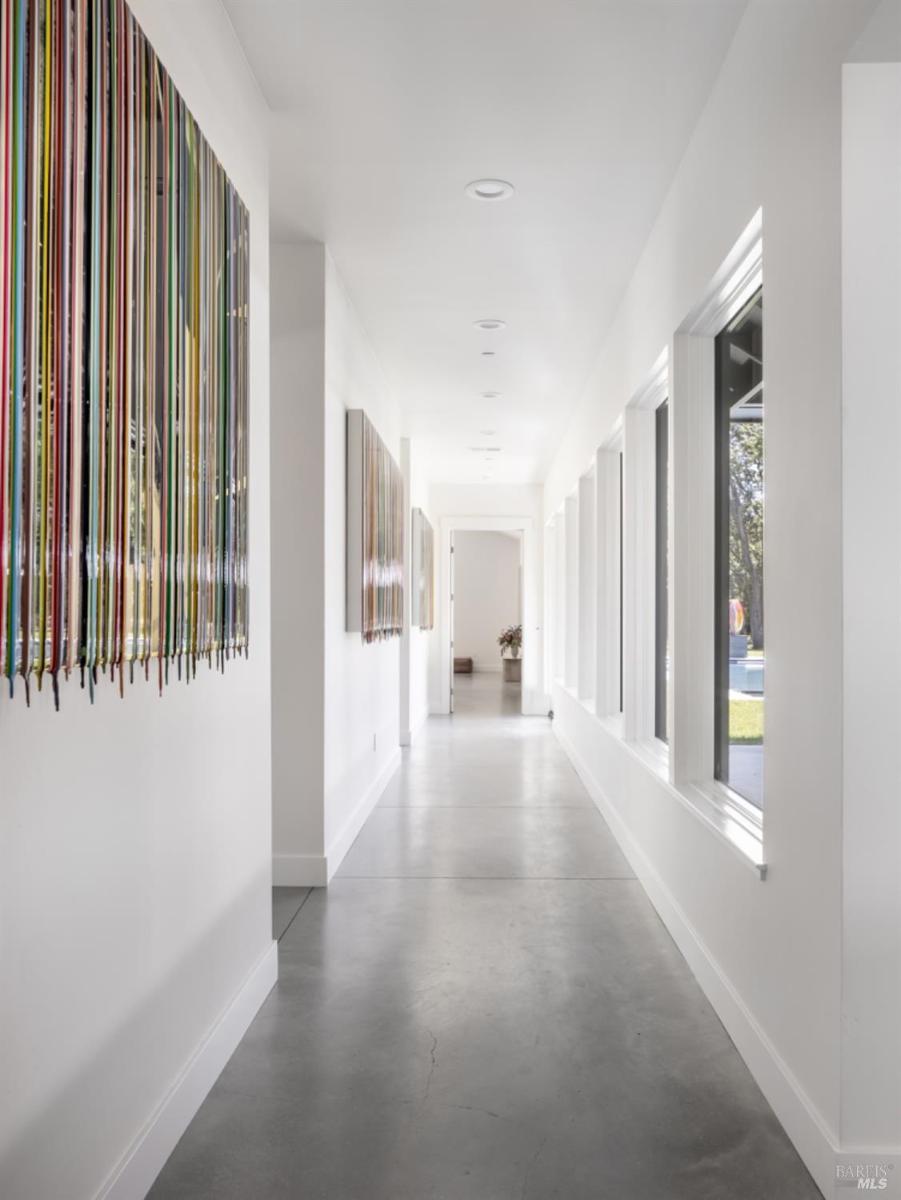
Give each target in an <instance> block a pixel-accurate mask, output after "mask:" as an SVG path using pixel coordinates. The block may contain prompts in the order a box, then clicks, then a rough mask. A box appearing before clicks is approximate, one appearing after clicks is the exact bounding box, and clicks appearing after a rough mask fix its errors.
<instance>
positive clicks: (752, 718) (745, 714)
mask: <svg viewBox="0 0 901 1200" xmlns="http://www.w3.org/2000/svg"><path fill="white" fill-rule="evenodd" d="M729 741H730V742H731V743H732V744H733V745H735V744H737V745H740V746H760V745H762V744H763V701H762V700H730V701H729Z"/></svg>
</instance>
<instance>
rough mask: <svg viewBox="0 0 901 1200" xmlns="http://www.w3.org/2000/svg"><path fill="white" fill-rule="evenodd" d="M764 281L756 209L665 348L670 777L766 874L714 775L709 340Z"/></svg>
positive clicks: (752, 823)
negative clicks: (667, 368)
mask: <svg viewBox="0 0 901 1200" xmlns="http://www.w3.org/2000/svg"><path fill="white" fill-rule="evenodd" d="M762 283H763V214H762V211H761V210H759V211H758V212H757V213H756V214H755V216H754V218H753V219H752V220H751V222H750V224H749V225H748V227H747V229H746V230H745V231H744V233H743V234H742V236H741V238H739V240H738V242H737V243H736V245H735V247H734V248H733V250H732V252H731V253H730V254H729V256H728V258H727V259H726V261H725V262H724V264H723V266H722V268H721V269H720V271H718V272H717V274H716V276H715V278H714V280H713V282H712V284H711V286H710V288H709V289H708V292H707V294H706V295H705V297H704V298H703V299H702V301H701V303H700V304H699V305H698V306H697V307H696V308H695V310H694V311H693V312H692V313H691V314H690V315H689V317H688V318H687V319H686V321H685V322H683V324H682V326H681V327H680V329H679V330H678V331H677V332H676V334H675V335H674V337H673V342H672V348H671V351H670V363H671V371H670V383H671V388H670V494H671V497H672V504H671V509H670V513H671V522H670V526H671V527H670V638H671V646H672V664H671V666H672V669H671V684H670V688H671V701H670V709H669V715H670V730H669V735H670V782H671V784H672V785H673V787H674V789H675V790H676V792H677V794H679V795H680V797H682V798H683V799H686V800H687V801H688V802H689V803H690V804H691V805H692V806H693V807H694V808H695V809H696V810H697V811H698V813H699V815H701V816H702V818H703V819H704V820H705V821H706V822H707V823H708V824H709V825H711V826H712V827H713V828H714V829H715V830H716V831H717V832H718V833H719V834H720V835H721V836H722V837H724V838H725V839H726V840H727V841H728V842H729V843H730V844H731V845H732V846H734V847H736V848H737V849H739V850H740V851H741V853H742V854H743V855H744V856H745V857H746V858H747V859H748V860H750V862H751V864H752V865H753V866H754V867H755V868H756V870H757V871H758V873H759V875H760V877H761V878H765V876H766V863H765V859H764V846H763V814H762V813H760V812H759V811H758V810H757V809H756V808H755V807H754V806H753V805H752V804H749V803H748V801H747V800H745V799H744V798H743V797H742V796H739V795H738V794H737V793H736V792H734V791H732V789H731V788H729V787H727V786H726V785H725V784H723V783H721V782H720V781H719V780H717V779H715V778H714V633H713V631H714V628H715V619H716V614H715V603H714V596H715V588H714V569H715V568H714V554H715V545H714V541H715V539H714V506H713V496H714V474H715V472H714V465H715V458H714V455H715V445H714V441H715V439H714V428H715V424H714V418H715V404H716V395H715V371H714V362H715V359H714V342H715V339H716V337H717V335H718V334H719V333H720V332H721V331H722V329H723V328H724V327H725V326H726V325H727V324H728V322H729V321H730V320H731V318H732V317H733V316H735V315H736V314H737V313H738V312H739V311H740V309H741V308H742V306H743V305H744V304H746V303H747V301H748V300H749V299H750V298H751V297H752V296H753V295H754V293H755V292H756V291H758V290H759V288H760V287H761V286H762Z"/></svg>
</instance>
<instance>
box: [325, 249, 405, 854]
mask: <svg viewBox="0 0 901 1200" xmlns="http://www.w3.org/2000/svg"><path fill="white" fill-rule="evenodd" d="M325 305H326V308H325V472H326V474H325V662H326V673H325V767H324V773H325V854H326V858H327V863H328V873H329V876H331V874H332V873H333V871H334V870H335V869H336V867H337V866H338V864H339V863H340V861H341V859H342V858H343V857H344V855H345V854H346V852H347V850H348V849H349V848H350V845H351V843H352V841H353V839H354V837H356V835H357V832H358V831H359V829H360V827H361V826H362V824H363V821H365V819H366V817H367V816H368V814H369V811H370V809H371V808H372V806H373V805H374V804H375V803H376V801H377V800H378V798H379V795H380V793H381V791H382V789H383V788H384V785H385V783H386V782H387V780H388V778H389V777H390V774H391V772H392V771H393V770H394V768H395V767H396V766H397V764H398V762H399V761H400V751H399V742H400V728H399V721H400V717H399V711H400V674H399V672H400V642H399V639H397V638H394V639H391V640H390V641H386V642H379V643H376V644H370V645H364V644H363V641H362V640H361V638H360V635H359V634H358V633H346V632H345V629H344V621H345V613H344V587H345V580H344V570H345V562H344V518H345V435H346V419H345V414H346V411H347V409H349V408H363V409H365V410H366V413H367V414H368V416H369V419H370V420H371V421H372V423H373V424H374V425H375V427H376V429H377V430H378V432H379V434H380V435H381V437H382V439H383V441H384V442H385V444H386V446H387V447H388V449H389V451H390V452H391V454H393V455H394V458H395V461H396V462H398V464H399V463H400V435H401V427H400V416H399V413H398V409H397V406H396V404H395V403H394V401H393V400H392V398H391V395H390V393H389V391H388V387H387V384H386V382H385V378H384V375H383V374H382V371H381V368H380V366H379V364H378V361H377V360H376V358H375V355H374V354H373V352H372V349H371V347H370V344H369V341H368V338H367V336H366V333H365V331H364V330H363V327H362V326H361V324H360V322H359V319H358V317H357V315H356V313H355V311H354V309H353V306H352V304H351V302H350V299H349V298H348V296H347V293H346V291H345V289H344V285H343V284H342V282H341V279H340V277H339V275H338V272H337V271H336V269H335V265H334V263H333V262H332V260H331V258H330V257H329V256H328V253H326V292H325Z"/></svg>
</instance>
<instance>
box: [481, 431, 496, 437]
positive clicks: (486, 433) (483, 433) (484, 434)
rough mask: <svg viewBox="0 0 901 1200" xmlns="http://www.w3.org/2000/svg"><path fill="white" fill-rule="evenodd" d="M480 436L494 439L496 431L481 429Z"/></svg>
mask: <svg viewBox="0 0 901 1200" xmlns="http://www.w3.org/2000/svg"><path fill="white" fill-rule="evenodd" d="M479 434H480V435H481V436H482V437H494V430H493V429H480V430H479Z"/></svg>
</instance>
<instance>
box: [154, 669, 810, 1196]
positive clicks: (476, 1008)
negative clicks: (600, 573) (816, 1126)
mask: <svg viewBox="0 0 901 1200" xmlns="http://www.w3.org/2000/svg"><path fill="white" fill-rule="evenodd" d="M457 687H458V704H457V713H456V715H455V716H454V717H453V718H433V719H432V720H431V721H430V722H429V724H428V727H427V729H426V730H425V731H424V732H423V734H422V735H421V736H420V738H419V739H418V740H417V742H416V744H415V745H414V746H413V747H412V749H411V750H410V751H409V752H408V753H406V755H405V760H404V764H403V766H402V768H401V770H400V771H399V772H398V774H397V776H396V777H395V778H394V779H393V780H392V782H391V784H390V785H389V787H388V789H387V791H386V792H385V795H384V796H383V797H382V800H381V803H380V804H379V806H378V807H377V808H376V809H375V811H374V812H373V814H372V816H371V817H370V819H369V821H368V822H367V823H366V826H365V827H364V829H363V830H362V832H361V834H360V836H359V838H358V839H357V841H356V843H355V844H354V846H353V848H352V849H351V851H350V853H349V854H348V856H347V858H346V859H345V861H344V863H343V865H342V868H341V870H340V872H339V874H338V877H337V878H336V880H335V881H334V883H333V885H332V887H331V888H330V889H329V891H328V894H327V895H326V893H325V892H323V891H321V890H316V891H314V892H313V893H312V895H310V896H309V898H308V899H307V900H306V902H305V903H303V906H302V907H300V908H299V910H298V911H296V912H295V914H294V916H293V918H292V919H291V921H290V924H289V925H288V927H287V931H286V932H284V933H283V935H282V940H281V942H280V961H281V978H280V981H279V983H278V985H277V987H276V988H275V990H274V991H273V992H272V994H271V995H270V997H269V999H268V1000H267V1001H266V1003H265V1005H264V1006H263V1008H262V1010H261V1011H260V1014H259V1016H258V1017H257V1019H256V1020H255V1021H254V1023H253V1025H252V1026H251V1028H250V1031H249V1032H248V1034H247V1036H246V1038H245V1039H244V1041H243V1043H242V1044H241V1046H240V1047H239V1048H238V1050H237V1052H236V1053H235V1055H234V1056H233V1058H232V1060H231V1062H230V1063H229V1064H228V1066H227V1068H226V1070H225V1071H224V1073H223V1075H222V1076H221V1078H220V1080H219V1082H218V1083H217V1084H216V1086H215V1087H214V1088H213V1090H212V1092H211V1093H210V1095H209V1097H208V1099H207V1100H206V1102H205V1103H204V1105H203V1107H202V1108H201V1110H200V1112H199V1113H198V1115H197V1117H196V1118H195V1120H194V1122H193V1124H192V1125H191V1127H190V1128H189V1130H188V1131H187V1133H186V1134H185V1136H184V1137H183V1138H182V1140H181V1142H180V1143H179V1145H178V1147H177V1148H176V1150H175V1152H174V1154H173V1155H172V1157H171V1159H170V1160H169V1163H168V1164H167V1166H166V1167H165V1169H164V1171H163V1173H162V1175H161V1176H160V1178H159V1180H158V1181H157V1184H156V1185H155V1187H154V1188H153V1190H152V1192H151V1196H152V1197H153V1200H200V1198H209V1200H551V1198H559V1200H606V1198H608V1197H609V1198H610V1200H614V1198H615V1200H621V1198H626V1197H628V1198H630V1200H632V1198H635V1200H683V1198H684V1200H688V1198H689V1197H691V1198H692V1200H813V1198H815V1197H817V1196H819V1192H818V1191H817V1190H816V1188H815V1187H814V1185H813V1183H812V1181H811V1179H810V1177H809V1176H808V1174H807V1172H806V1171H805V1169H804V1167H803V1165H802V1164H801V1162H800V1160H799V1159H798V1157H797V1155H796V1153H795V1151H794V1150H793V1148H792V1146H791V1144H790V1143H789V1141H788V1139H787V1138H786V1136H785V1134H784V1133H783V1131H782V1129H781V1128H780V1126H779V1124H778V1123H777V1121H776V1119H775V1117H774V1116H773V1114H772V1112H771V1111H770V1109H769V1108H768V1106H767V1104H766V1102H765V1101H764V1099H763V1097H762V1095H761V1094H760V1091H759V1090H758V1088H757V1086H756V1085H755V1083H754V1081H753V1080H752V1079H751V1076H750V1075H749V1073H748V1071H747V1070H746V1068H745V1066H744V1064H743V1062H742V1060H741V1058H740V1057H739V1055H738V1053H737V1051H736V1050H735V1048H734V1046H733V1045H732V1043H731V1042H730V1040H729V1038H728V1036H727V1035H726V1033H725V1031H724V1030H723V1028H722V1026H721V1025H720V1023H719V1021H718V1020H717V1018H716V1016H715V1015H714V1013H713V1011H712V1009H711V1008H710V1006H709V1005H708V1003H707V1002H706V1000H705V999H704V997H703V995H702V993H701V992H700V990H699V988H698V986H697V984H696V983H695V981H694V979H693V977H692V975H691V973H690V971H689V970H688V968H687V966H686V964H685V962H684V960H683V959H682V957H681V956H680V954H679V952H678V951H677V949H676V948H675V946H674V945H673V943H672V941H671V940H670V938H669V936H668V934H667V932H666V930H665V929H664V928H663V926H662V925H661V923H660V921H659V919H658V918H657V916H656V914H655V912H654V910H653V909H652V908H651V906H650V904H649V902H648V900H647V898H646V896H645V894H644V892H643V890H642V888H641V886H640V884H639V883H638V882H637V881H636V880H635V879H634V878H633V876H632V873H631V871H630V870H629V866H628V864H627V862H626V860H625V859H624V858H623V856H622V854H621V853H620V851H619V849H618V847H617V845H616V843H615V842H614V840H613V838H612V836H611V834H610V832H609V830H608V829H607V826H606V825H605V824H604V822H603V820H602V819H601V817H600V816H599V815H598V813H597V812H596V810H595V809H594V807H593V805H592V804H591V802H590V800H589V798H588V797H587V795H586V793H585V791H584V789H583V788H582V786H581V784H580V783H579V780H578V778H577V777H576V775H575V773H574V772H573V770H572V768H571V767H570V765H569V763H568V761H567V759H566V757H565V756H564V754H563V752H562V751H561V749H560V747H559V745H558V743H557V742H556V740H555V739H554V737H553V734H552V733H551V731H550V724H549V722H548V721H547V720H545V719H543V718H537V717H531V718H522V717H520V716H518V715H517V704H518V694H517V693H516V692H515V691H514V690H513V689H512V688H509V687H508V689H506V690H505V689H504V688H503V685H501V683H500V681H499V679H497V678H494V677H484V676H474V677H471V678H470V679H463V678H458V681H457ZM296 899H297V897H293V898H291V900H290V904H287V907H290V905H291V904H294V903H295V902H296ZM286 903H287V902H286ZM283 909H284V911H287V909H286V908H285V907H284V906H283ZM283 916H284V912H283Z"/></svg>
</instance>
